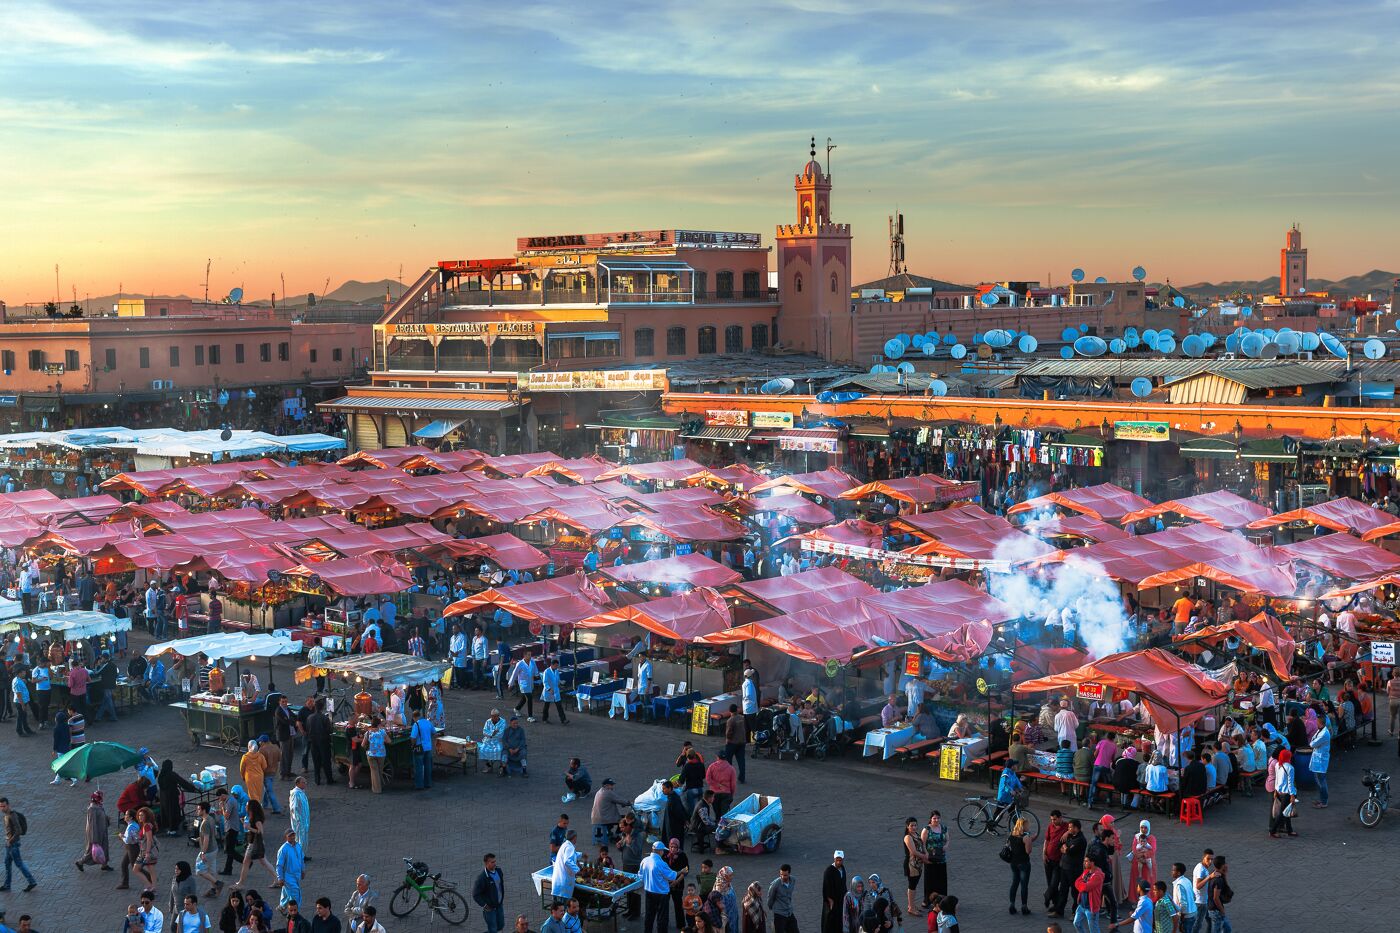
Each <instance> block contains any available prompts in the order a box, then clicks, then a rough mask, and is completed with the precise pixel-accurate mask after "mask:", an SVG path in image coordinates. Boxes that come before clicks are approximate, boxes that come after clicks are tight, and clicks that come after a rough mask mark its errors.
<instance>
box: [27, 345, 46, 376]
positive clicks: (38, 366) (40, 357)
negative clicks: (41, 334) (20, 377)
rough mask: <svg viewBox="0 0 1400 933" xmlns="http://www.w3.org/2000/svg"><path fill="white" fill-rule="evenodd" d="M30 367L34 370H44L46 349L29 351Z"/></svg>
mask: <svg viewBox="0 0 1400 933" xmlns="http://www.w3.org/2000/svg"><path fill="white" fill-rule="evenodd" d="M29 368H30V370H31V371H33V372H39V371H40V370H42V369H43V368H44V351H43V350H30V351H29Z"/></svg>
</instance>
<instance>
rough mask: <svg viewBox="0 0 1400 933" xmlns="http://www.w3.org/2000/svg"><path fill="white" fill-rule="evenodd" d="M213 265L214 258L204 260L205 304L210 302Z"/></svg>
mask: <svg viewBox="0 0 1400 933" xmlns="http://www.w3.org/2000/svg"><path fill="white" fill-rule="evenodd" d="M213 265H214V260H213V259H206V260H205V261H204V303H205V304H208V303H209V270H210V269H211V268H212V267H213Z"/></svg>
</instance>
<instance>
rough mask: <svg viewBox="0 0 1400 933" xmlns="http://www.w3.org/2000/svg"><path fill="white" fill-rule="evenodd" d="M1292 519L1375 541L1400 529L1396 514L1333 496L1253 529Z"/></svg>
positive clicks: (1272, 517) (1260, 522)
mask: <svg viewBox="0 0 1400 933" xmlns="http://www.w3.org/2000/svg"><path fill="white" fill-rule="evenodd" d="M1289 522H1311V523H1312V524H1314V525H1321V526H1322V527H1323V528H1329V529H1331V530H1332V531H1345V532H1347V533H1349V534H1354V535H1357V536H1358V537H1360V538H1361V540H1362V541H1374V540H1375V539H1377V538H1384V537H1385V536H1386V535H1391V534H1395V533H1396V532H1397V531H1400V521H1396V519H1395V517H1394V516H1393V515H1389V514H1387V513H1386V512H1382V511H1381V510H1380V509H1374V508H1372V507H1371V506H1369V505H1367V504H1366V503H1364V502H1358V501H1356V500H1355V499H1330V500H1328V501H1327V502H1320V503H1318V504H1317V505H1310V506H1308V507H1307V508H1303V509H1294V510H1292V511H1291V512H1280V513H1279V514H1277V515H1270V516H1269V517H1268V518H1261V519H1259V520H1258V521H1253V522H1250V523H1249V525H1248V527H1250V528H1273V527H1274V526H1275V525H1286V524H1288V523H1289Z"/></svg>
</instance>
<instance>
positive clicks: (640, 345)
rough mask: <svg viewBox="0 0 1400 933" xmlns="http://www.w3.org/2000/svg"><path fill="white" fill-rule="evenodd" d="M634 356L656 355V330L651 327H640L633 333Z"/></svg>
mask: <svg viewBox="0 0 1400 933" xmlns="http://www.w3.org/2000/svg"><path fill="white" fill-rule="evenodd" d="M632 355H633V356H655V355H656V332H655V331H654V330H652V329H651V328H650V327H639V328H637V329H636V330H634V331H633V332H632Z"/></svg>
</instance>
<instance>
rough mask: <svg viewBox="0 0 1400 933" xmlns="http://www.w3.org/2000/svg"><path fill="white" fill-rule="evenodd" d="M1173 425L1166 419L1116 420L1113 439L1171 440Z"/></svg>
mask: <svg viewBox="0 0 1400 933" xmlns="http://www.w3.org/2000/svg"><path fill="white" fill-rule="evenodd" d="M1171 438H1172V426H1171V424H1170V423H1169V422H1166V421H1115V422H1113V439H1114V440H1115V441H1147V442H1149V443H1152V442H1157V441H1169V440H1171Z"/></svg>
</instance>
